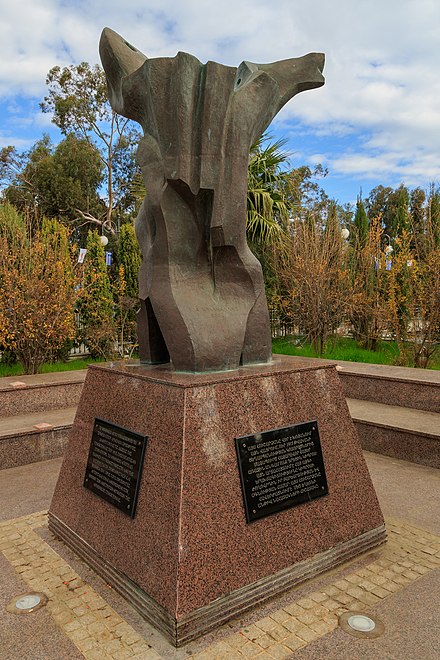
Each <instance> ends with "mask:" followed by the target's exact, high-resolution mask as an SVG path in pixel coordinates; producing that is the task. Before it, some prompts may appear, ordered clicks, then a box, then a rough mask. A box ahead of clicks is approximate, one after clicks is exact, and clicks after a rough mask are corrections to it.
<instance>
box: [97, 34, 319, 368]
mask: <svg viewBox="0 0 440 660" xmlns="http://www.w3.org/2000/svg"><path fill="white" fill-rule="evenodd" d="M100 55H101V60H102V63H103V66H104V69H105V72H106V75H107V82H108V88H109V98H110V103H111V105H112V108H113V109H114V110H115V111H116V112H118V113H119V114H121V115H123V116H124V117H127V118H129V119H133V120H135V121H137V122H139V123H140V124H141V126H142V128H143V130H144V138H143V139H142V140H141V141H140V144H139V149H138V162H139V164H140V167H141V169H142V173H143V177H144V181H145V186H146V189H147V196H146V198H145V200H144V203H143V205H142V207H141V210H140V212H139V216H138V219H137V221H136V231H137V236H138V239H139V243H140V246H141V252H142V258H143V261H142V266H141V269H140V274H139V295H140V299H141V310H140V312H139V317H138V335H139V346H140V357H141V362H144V363H152V364H155V363H164V362H169V361H170V360H171V362H172V363H173V365H174V367H175V369H177V370H182V371H192V372H199V371H201V372H203V371H209V370H223V369H235V368H237V367H238V366H239V365H246V364H252V363H264V362H268V361H269V360H270V358H271V336H270V325H269V315H268V310H267V303H266V298H265V293H264V282H263V276H262V270H261V266H260V263H259V262H258V260H257V259H256V258H255V257H254V255H253V254H252V252H251V251H250V250H249V248H248V246H247V243H246V199H247V166H248V159H249V149H250V146H251V145H252V144H253V143H254V142H255V140H256V139H257V138H258V137H259V136H260V135H261V134H262V133H263V132H264V130H265V129H266V128H267V126H268V125H269V123H270V122H271V120H272V119H273V117H274V116H275V115H276V114H277V113H278V111H279V110H280V109H281V108H282V107H283V106H284V105H285V103H287V101H288V100H289V99H291V98H292V97H293V96H294V95H295V94H298V93H299V92H302V91H304V90H307V89H313V88H315V87H320V86H321V85H323V84H324V78H323V76H322V69H323V66H324V56H323V55H322V54H319V53H311V54H309V55H305V56H304V57H300V58H294V59H289V60H283V61H280V62H274V63H273V64H253V63H251V62H243V63H242V64H241V65H240V66H239V67H238V68H235V67H227V66H223V65H221V64H217V63H215V62H208V63H207V64H205V65H203V64H202V63H201V62H199V60H198V59H197V58H196V57H194V56H192V55H189V54H187V53H178V54H177V55H176V57H173V58H169V57H160V58H154V59H148V58H147V57H146V56H145V55H143V54H142V53H141V52H140V51H138V50H137V49H135V48H134V47H133V46H131V45H130V44H128V43H127V42H126V41H124V39H122V37H120V36H119V35H118V34H117V33H116V32H113V30H110V29H108V28H106V29H104V31H103V33H102V36H101V42H100Z"/></svg>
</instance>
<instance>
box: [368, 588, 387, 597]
mask: <svg viewBox="0 0 440 660" xmlns="http://www.w3.org/2000/svg"><path fill="white" fill-rule="evenodd" d="M371 591H372V593H373V594H374V595H375V596H379V598H386V597H387V596H389V595H390V592H389V591H387V589H384V588H383V587H376V588H375V589H372V590H371Z"/></svg>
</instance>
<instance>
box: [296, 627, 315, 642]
mask: <svg viewBox="0 0 440 660" xmlns="http://www.w3.org/2000/svg"><path fill="white" fill-rule="evenodd" d="M295 635H296V636H297V637H300V638H301V639H303V640H304V641H305V642H307V643H310V642H314V641H315V639H318V638H319V635H318V633H317V632H316V631H315V630H312V628H308V627H307V626H302V627H301V628H298V630H295Z"/></svg>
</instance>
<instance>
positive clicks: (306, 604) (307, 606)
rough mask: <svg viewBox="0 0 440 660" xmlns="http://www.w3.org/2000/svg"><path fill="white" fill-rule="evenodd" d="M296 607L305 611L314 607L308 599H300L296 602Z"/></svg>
mask: <svg viewBox="0 0 440 660" xmlns="http://www.w3.org/2000/svg"><path fill="white" fill-rule="evenodd" d="M298 605H299V606H300V607H302V608H304V609H305V610H311V609H312V608H313V607H314V606H315V603H314V602H313V600H311V599H310V598H301V599H300V600H299V601H298Z"/></svg>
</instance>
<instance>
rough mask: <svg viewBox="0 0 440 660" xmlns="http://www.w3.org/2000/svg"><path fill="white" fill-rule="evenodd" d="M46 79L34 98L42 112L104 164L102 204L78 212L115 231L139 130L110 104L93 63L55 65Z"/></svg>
mask: <svg viewBox="0 0 440 660" xmlns="http://www.w3.org/2000/svg"><path fill="white" fill-rule="evenodd" d="M46 83H47V85H48V89H49V92H48V95H47V96H46V97H45V98H44V101H43V102H42V103H41V104H40V105H41V109H42V110H43V112H47V113H51V114H52V121H53V122H54V124H55V125H56V126H58V128H59V129H60V130H61V132H62V133H63V134H64V135H66V136H67V135H69V134H71V133H73V134H74V135H76V136H77V137H78V138H81V139H83V140H86V141H87V142H88V143H89V144H90V145H92V146H93V147H94V148H96V149H97V150H98V152H99V155H100V158H101V162H102V166H103V168H104V173H105V182H106V208H105V210H104V212H103V213H101V214H100V215H94V214H93V213H92V212H82V214H81V215H82V217H83V219H84V221H85V222H86V223H91V224H95V225H98V226H102V227H103V228H104V229H105V230H106V231H107V232H110V233H115V231H116V225H115V222H114V220H115V218H114V215H115V212H116V211H117V210H118V207H119V205H120V204H121V203H122V200H125V201H124V204H123V205H125V207H127V199H126V196H127V190H128V187H129V182H130V181H131V179H132V178H133V176H134V174H135V171H136V164H135V159H134V148H135V145H136V144H137V141H138V136H139V133H138V131H137V130H136V129H134V128H132V126H131V123H130V122H129V121H128V120H126V119H124V118H122V117H120V116H119V115H117V114H116V113H114V112H113V111H112V110H111V108H110V105H109V103H108V97H107V84H106V79H105V74H104V71H103V70H102V69H101V67H99V66H98V65H95V66H90V65H89V64H88V63H87V62H82V63H81V64H78V65H76V66H73V65H72V66H69V67H64V68H60V67H59V66H55V67H53V68H52V69H51V70H50V71H49V73H48V75H47V78H46Z"/></svg>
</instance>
